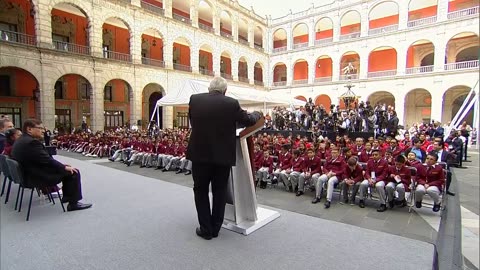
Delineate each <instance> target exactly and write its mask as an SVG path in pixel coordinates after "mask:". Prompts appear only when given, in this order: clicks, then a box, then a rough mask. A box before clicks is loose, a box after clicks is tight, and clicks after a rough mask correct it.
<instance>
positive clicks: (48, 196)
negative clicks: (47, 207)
mask: <svg viewBox="0 0 480 270" xmlns="http://www.w3.org/2000/svg"><path fill="white" fill-rule="evenodd" d="M47 198H48V201H49V202H52V198H50V193H47Z"/></svg>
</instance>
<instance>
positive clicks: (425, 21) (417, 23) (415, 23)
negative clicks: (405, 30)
mask: <svg viewBox="0 0 480 270" xmlns="http://www.w3.org/2000/svg"><path fill="white" fill-rule="evenodd" d="M436 21H437V16H432V17H427V18H421V19H418V20H413V21H408V23H407V26H408V27H417V26H420V25H425V24H431V23H434V22H436Z"/></svg>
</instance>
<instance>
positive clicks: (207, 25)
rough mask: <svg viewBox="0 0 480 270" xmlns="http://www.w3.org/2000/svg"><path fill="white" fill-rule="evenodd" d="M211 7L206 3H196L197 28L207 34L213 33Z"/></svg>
mask: <svg viewBox="0 0 480 270" xmlns="http://www.w3.org/2000/svg"><path fill="white" fill-rule="evenodd" d="M213 10H214V9H213V7H212V6H211V5H210V3H209V2H207V1H203V0H202V1H200V3H198V27H199V28H200V29H203V30H205V31H207V32H210V33H214V32H215V30H214V29H213Z"/></svg>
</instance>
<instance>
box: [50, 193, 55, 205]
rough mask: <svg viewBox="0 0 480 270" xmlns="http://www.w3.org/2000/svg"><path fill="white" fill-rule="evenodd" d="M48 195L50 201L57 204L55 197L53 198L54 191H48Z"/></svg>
mask: <svg viewBox="0 0 480 270" xmlns="http://www.w3.org/2000/svg"><path fill="white" fill-rule="evenodd" d="M48 196H49V197H50V199H51V200H50V201H51V202H52V203H53V204H54V205H55V198H53V195H52V193H48Z"/></svg>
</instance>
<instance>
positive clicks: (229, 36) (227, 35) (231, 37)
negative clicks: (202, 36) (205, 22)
mask: <svg viewBox="0 0 480 270" xmlns="http://www.w3.org/2000/svg"><path fill="white" fill-rule="evenodd" d="M220 35H221V36H222V37H226V38H228V39H233V36H232V35H231V34H230V33H227V32H225V31H220Z"/></svg>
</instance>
